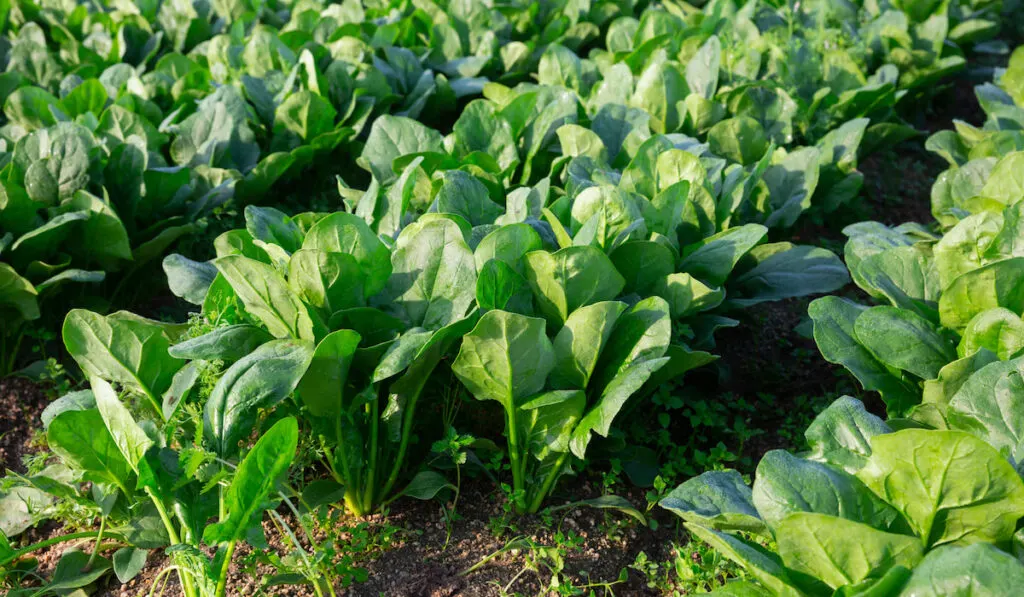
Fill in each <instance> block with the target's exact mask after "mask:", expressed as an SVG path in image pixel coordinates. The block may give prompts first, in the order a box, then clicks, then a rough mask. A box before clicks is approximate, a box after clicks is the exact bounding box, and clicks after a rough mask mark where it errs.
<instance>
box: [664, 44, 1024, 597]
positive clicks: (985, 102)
mask: <svg viewBox="0 0 1024 597" xmlns="http://www.w3.org/2000/svg"><path fill="white" fill-rule="evenodd" d="M975 91H976V95H977V97H978V100H979V102H980V103H981V106H982V108H983V109H984V111H985V113H986V115H987V120H986V122H985V124H984V125H983V126H981V127H975V126H972V125H970V124H968V123H965V122H960V121H958V122H956V130H955V131H943V132H940V133H937V134H935V135H933V136H932V137H931V138H930V139H929V140H928V143H927V146H928V147H929V148H930V149H931V150H933V151H935V152H936V153H938V154H940V155H942V156H943V157H945V158H946V159H947V160H948V161H949V164H950V168H949V169H948V170H946V171H945V172H943V173H942V174H941V175H940V176H939V177H938V179H937V180H936V181H935V185H934V186H933V188H932V213H933V214H934V216H935V219H936V221H937V224H936V226H935V229H937V230H939V232H938V233H936V232H934V231H933V228H926V227H923V226H921V225H920V224H916V223H915V224H905V225H902V226H897V227H886V226H883V225H881V224H879V223H877V222H863V223H860V224H856V225H854V226H850V227H849V228H848V229H847V230H846V233H847V235H848V236H849V240H848V242H847V245H846V251H845V253H846V262H847V265H848V266H849V268H850V272H851V274H852V277H853V279H854V281H855V282H856V283H857V285H858V286H860V288H861V289H862V290H864V291H865V292H866V293H867V294H868V295H870V297H871V298H873V299H875V300H877V301H878V302H880V303H882V304H880V305H878V306H870V307H869V306H864V305H860V304H857V303H855V302H853V301H850V300H847V299H845V298H840V297H825V298H821V299H817V300H816V301H814V302H812V303H811V306H810V310H809V311H810V315H811V318H812V319H813V321H814V338H815V340H816V341H817V343H818V347H819V348H820V350H821V353H822V355H823V356H824V357H825V358H826V359H828V360H830V361H832V362H835V363H838V364H841V365H843V366H844V367H846V368H847V369H848V370H849V371H850V372H851V373H852V374H853V375H854V376H856V378H857V379H858V380H860V382H861V384H862V385H863V386H864V388H865V389H866V390H871V391H877V392H879V393H880V394H881V396H882V398H883V400H884V401H885V404H886V407H887V410H888V414H889V420H888V421H883V420H882V419H880V418H878V417H876V416H874V415H871V414H869V413H867V412H866V411H865V409H864V406H863V405H862V404H861V403H860V402H858V401H857V400H854V399H852V398H848V397H844V398H841V399H839V400H837V401H836V402H835V403H834V404H833V405H832V406H831V407H829V408H828V409H827V410H826V411H825V412H823V413H822V414H821V415H819V416H818V418H817V419H816V420H815V421H814V422H813V423H812V425H811V426H810V427H808V429H807V431H806V439H807V443H808V445H809V446H810V451H809V452H808V453H806V454H802V455H793V454H790V453H789V452H785V451H781V450H779V451H773V452H769V453H768V454H767V455H765V457H764V458H763V459H762V461H761V462H760V464H759V465H758V467H757V472H756V478H755V480H754V483H753V487H752V488H751V487H748V486H747V485H745V484H744V482H743V479H742V478H741V477H740V475H739V474H738V473H736V472H735V471H729V472H709V473H705V474H703V475H701V476H700V477H697V478H694V479H692V480H690V481H687V482H686V483H683V484H682V485H681V486H679V487H678V488H677V489H676V490H675V491H673V492H672V493H671V494H670V495H669V496H667V497H666V498H665V499H664V500H663V501H662V502H661V505H662V506H663V507H665V508H668V509H669V510H672V511H674V512H676V513H678V514H679V515H680V516H682V517H683V518H684V519H685V520H686V521H687V523H686V524H687V527H688V528H689V529H690V530H691V531H692V532H693V533H695V534H696V535H698V536H700V537H702V538H704V539H706V540H707V541H708V542H710V543H711V544H712V545H714V546H715V547H716V548H717V549H718V550H719V551H721V552H722V553H723V554H725V555H726V556H727V557H729V558H730V559H732V560H734V561H736V562H738V563H740V564H741V565H742V566H743V568H744V569H745V571H746V572H747V573H749V576H750V578H751V579H752V580H753V581H754V582H751V583H736V584H730V585H727V586H726V588H725V589H723V590H722V591H718V592H716V594H719V595H732V596H747V597H751V596H762V595H764V596H767V595H774V596H791V595H792V596H797V595H844V596H851V595H861V596H867V595H874V596H885V595H892V596H914V597H924V596H933V595H935V596H937V595H944V596H949V595H1011V594H1013V593H1015V592H1016V591H1017V590H1018V589H1017V586H1018V584H1019V583H1020V582H1021V581H1022V580H1024V565H1022V564H1021V562H1020V560H1019V557H1020V554H1021V549H1022V543H1021V541H1022V537H1024V535H1022V533H1021V531H1020V528H1021V521H1020V519H1021V517H1022V516H1024V482H1022V481H1021V473H1020V462H1021V437H1022V435H1024V425H1022V420H1024V419H1022V414H1024V386H1022V385H1021V376H1022V371H1024V321H1022V319H1021V316H1022V314H1024V294H1022V292H1021V289H1022V288H1024V285H1022V284H1024V253H1022V249H1021V242H1022V240H1024V229H1022V228H1021V221H1022V220H1021V207H1022V206H1024V185H1022V184H1021V183H1022V180H1024V178H1022V177H1024V151H1021V150H1022V149H1024V93H1022V92H1024V48H1021V49H1018V50H1017V51H1016V52H1015V53H1014V54H1013V56H1012V57H1011V59H1010V63H1009V65H1008V67H1007V68H1006V69H1005V70H1003V71H1001V72H1000V73H998V74H997V84H993V83H986V84H984V85H981V86H979V87H977V88H976V89H975ZM766 545H767V546H768V548H766V547H765V546H766Z"/></svg>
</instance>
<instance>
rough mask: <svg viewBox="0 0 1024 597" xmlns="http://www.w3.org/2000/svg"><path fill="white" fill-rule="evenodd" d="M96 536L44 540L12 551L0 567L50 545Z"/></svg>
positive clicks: (73, 535) (0, 561)
mask: <svg viewBox="0 0 1024 597" xmlns="http://www.w3.org/2000/svg"><path fill="white" fill-rule="evenodd" d="M97 535H99V533H98V532H97V531H82V532H80V533H70V534H68V535H61V536H59V537H51V538H49V539H44V540H43V541H39V542H36V543H33V544H31V545H26V546H25V547H22V548H21V549H19V550H17V551H13V552H11V553H9V554H7V555H6V556H4V557H3V558H0V567H4V566H6V565H8V564H10V563H11V562H13V561H15V560H17V559H19V558H21V557H22V556H26V555H28V554H30V553H32V552H33V551H36V550H39V549H45V548H47V547H50V546H51V545H57V544H58V543H64V542H67V541H76V540H78V539H92V538H94V537H96V536H97ZM108 535H110V534H108ZM117 538H118V539H120V540H122V541H123V540H124V538H123V537H121V536H120V535H118V536H117Z"/></svg>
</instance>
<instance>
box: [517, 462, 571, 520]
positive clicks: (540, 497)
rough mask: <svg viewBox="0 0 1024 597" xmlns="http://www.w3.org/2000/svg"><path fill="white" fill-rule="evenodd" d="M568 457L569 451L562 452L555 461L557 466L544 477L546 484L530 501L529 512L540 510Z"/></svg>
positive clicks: (533, 512)
mask: <svg viewBox="0 0 1024 597" xmlns="http://www.w3.org/2000/svg"><path fill="white" fill-rule="evenodd" d="M568 457H569V453H568V452H562V454H561V455H560V456H559V457H558V460H556V461H555V466H554V468H553V469H551V472H550V473H548V476H547V477H546V478H545V479H544V484H543V485H541V488H540V491H539V492H537V493H536V494H534V496H533V500H532V501H531V502H530V507H529V508H528V509H527V513H529V514H535V513H536V512H537V510H540V507H541V504H543V503H544V498H546V497H547V495H548V492H550V491H551V488H552V487H554V485H555V481H556V480H557V479H558V473H559V471H561V470H562V467H563V466H565V461H566V459H567V458H568Z"/></svg>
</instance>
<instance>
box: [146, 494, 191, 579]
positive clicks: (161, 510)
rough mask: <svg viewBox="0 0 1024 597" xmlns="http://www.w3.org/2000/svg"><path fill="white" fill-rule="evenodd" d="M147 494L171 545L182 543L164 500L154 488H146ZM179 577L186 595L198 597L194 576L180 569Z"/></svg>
mask: <svg viewBox="0 0 1024 597" xmlns="http://www.w3.org/2000/svg"><path fill="white" fill-rule="evenodd" d="M146 495H148V496H149V499H150V500H152V502H153V505H154V506H156V511H157V513H158V514H159V515H160V520H161V521H163V523H164V528H165V529H166V530H167V536H168V537H169V538H170V540H171V545H178V544H180V543H181V538H180V537H179V536H178V531H176V530H175V529H174V523H173V522H171V517H170V516H168V515H167V508H165V507H164V503H163V500H161V499H160V498H158V497H157V495H156V494H155V493H153V490H152V488H150V487H147V488H146ZM178 579H179V580H180V581H181V590H182V592H183V593H185V597H197V595H196V589H195V586H193V584H192V577H190V576H189V575H188V573H187V572H183V571H182V570H180V569H179V570H178Z"/></svg>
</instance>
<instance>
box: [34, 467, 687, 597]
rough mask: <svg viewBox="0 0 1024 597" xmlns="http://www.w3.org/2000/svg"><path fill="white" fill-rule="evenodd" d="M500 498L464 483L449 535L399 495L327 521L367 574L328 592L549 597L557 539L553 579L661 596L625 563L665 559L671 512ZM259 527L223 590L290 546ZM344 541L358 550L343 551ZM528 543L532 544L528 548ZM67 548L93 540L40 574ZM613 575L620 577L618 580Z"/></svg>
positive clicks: (478, 483)
mask: <svg viewBox="0 0 1024 597" xmlns="http://www.w3.org/2000/svg"><path fill="white" fill-rule="evenodd" d="M560 493H565V494H569V495H572V496H573V499H574V500H578V499H586V498H588V497H595V496H597V495H598V494H599V492H598V491H597V489H596V488H595V487H594V486H593V485H592V484H590V483H587V482H586V481H585V480H570V481H569V482H568V485H567V486H566V487H565V488H564V489H563V490H562V492H560ZM625 497H627V498H628V499H629V500H630V501H631V502H633V503H634V504H635V505H637V506H640V507H641V509H642V508H643V505H644V504H645V503H646V502H645V499H644V497H643V494H642V492H639V491H636V492H633V493H632V494H630V495H628V496H625ZM564 503H568V501H567V500H561V501H559V500H555V499H553V500H551V505H552V506H557V505H559V504H564ZM503 505H504V498H503V497H502V494H501V492H500V491H498V490H497V488H496V487H494V486H493V485H492V484H491V483H490V482H487V481H482V480H470V481H468V482H467V484H466V486H465V487H464V488H463V494H462V497H461V498H460V501H459V503H458V508H457V513H458V515H459V517H460V518H459V519H458V520H456V521H455V522H454V523H453V524H452V526H451V535H450V537H448V530H447V529H446V527H445V523H444V518H443V516H442V510H441V505H440V504H439V503H438V502H436V501H435V502H417V501H414V500H400V501H398V502H396V503H395V505H394V508H393V509H392V510H391V512H389V513H388V515H387V516H386V517H385V516H381V515H376V516H371V517H367V518H365V519H363V520H356V519H353V518H351V517H344V518H341V519H340V520H339V521H338V522H337V524H336V525H327V526H326V527H324V529H331V528H333V529H334V531H333V535H334V537H333V538H334V540H335V541H338V542H339V551H340V552H342V556H343V557H339V558H336V559H335V563H336V564H337V569H338V570H339V571H341V570H344V571H347V572H348V573H349V574H353V573H356V572H357V571H358V572H359V573H361V574H365V576H366V577H367V579H366V580H365V581H363V582H358V581H356V582H351V583H348V584H347V586H346V583H343V582H338V583H336V586H335V590H336V591H337V593H338V595H348V596H353V597H356V596H364V595H365V596H377V595H382V596H385V597H417V596H423V597H448V596H456V595H458V596H466V597H485V596H486V597H489V596H492V595H501V594H502V592H501V591H502V589H504V590H506V591H509V592H511V593H515V594H522V595H538V596H541V595H555V594H556V593H554V592H552V591H551V590H549V587H550V585H551V582H552V579H553V576H554V572H553V571H552V570H551V569H550V568H549V567H548V566H549V565H552V564H553V560H544V559H543V556H542V554H543V553H545V548H548V547H555V546H556V545H561V547H562V553H563V554H564V558H565V559H564V567H563V568H562V570H561V571H560V572H558V578H559V580H560V582H562V583H566V582H571V583H573V584H574V585H576V586H579V587H582V586H586V585H588V584H590V585H591V586H592V588H593V589H594V590H595V591H596V593H595V594H596V595H604V594H609V595H610V594H612V593H605V592H604V590H603V588H602V586H603V583H608V586H609V587H610V588H611V590H612V591H614V594H616V595H636V596H644V595H652V596H653V595H659V594H660V593H659V592H657V591H655V590H654V589H650V588H648V587H647V586H646V582H647V580H646V579H645V578H644V576H643V575H642V574H640V573H639V572H637V571H636V570H631V569H630V568H629V565H630V564H631V563H633V562H634V561H635V559H636V557H637V554H639V553H640V552H641V551H643V552H645V553H646V555H647V556H649V557H650V558H651V559H652V560H653V561H666V560H671V559H672V558H673V557H674V553H675V549H676V547H675V545H676V544H678V542H679V541H680V540H682V539H683V538H685V535H684V534H683V531H682V530H681V527H680V526H679V525H678V524H676V520H675V518H674V516H673V515H672V514H670V513H668V512H666V511H664V510H660V509H655V510H654V511H653V512H652V513H651V514H650V516H652V517H654V519H655V520H657V521H658V523H659V524H658V525H657V528H658V530H657V531H653V530H651V529H650V528H649V527H646V526H643V525H640V524H639V523H638V522H637V521H635V520H634V519H632V518H629V517H627V516H626V515H625V514H622V513H619V512H617V511H603V510H596V509H591V508H586V507H578V508H574V509H567V510H561V511H558V512H555V513H553V514H552V515H551V516H550V518H549V519H548V520H546V521H545V520H542V519H541V518H539V517H521V518H516V517H505V516H504V509H503ZM282 517H283V518H284V520H285V521H286V522H287V523H288V524H289V526H290V527H291V529H292V530H293V531H294V532H295V534H296V535H297V536H298V537H300V544H302V545H303V546H304V547H306V548H308V545H309V544H308V542H307V541H306V539H305V536H304V534H303V533H302V532H301V530H299V526H298V525H297V524H295V519H294V518H293V517H292V516H291V515H290V514H289V515H287V516H286V515H284V514H282ZM263 526H264V531H265V533H266V536H267V538H268V542H269V544H270V549H269V550H267V551H257V550H253V549H252V548H250V547H249V546H247V545H239V547H238V549H237V550H236V552H235V557H234V559H233V562H234V564H233V566H232V569H231V572H230V574H229V577H228V594H229V595H255V594H257V592H258V591H259V587H260V584H261V582H262V581H263V579H265V578H269V577H270V576H272V575H273V574H274V573H275V570H274V568H273V567H272V566H270V565H268V564H267V563H266V559H267V558H268V557H270V558H284V557H286V556H288V555H289V554H292V553H293V551H294V550H293V549H292V547H291V543H290V541H289V540H288V539H287V538H285V536H284V535H282V534H281V533H280V532H279V531H278V530H277V528H276V527H275V525H274V524H273V523H271V522H269V521H265V522H264V525H263ZM60 532H63V531H61V529H59V528H58V527H56V526H55V525H49V526H46V527H44V528H41V529H33V530H30V531H28V532H27V533H26V537H25V538H24V539H25V542H26V543H28V542H33V541H39V540H42V539H46V538H48V537H51V536H56V535H57V534H59V533H60ZM314 535H315V536H316V538H317V541H319V542H323V541H325V539H326V538H327V533H325V532H324V530H319V531H316V532H315V533H314ZM354 537H355V538H354ZM446 538H447V541H446ZM343 542H349V543H347V544H348V545H359V546H361V547H360V548H358V549H351V548H350V549H348V550H344V549H342V548H341V545H345V543H343ZM517 542H518V543H519V544H520V545H521V546H520V548H519V549H517V550H513V549H506V550H505V552H504V553H503V554H501V555H498V556H497V557H494V558H493V559H491V560H489V561H488V562H487V563H485V564H482V565H480V566H479V567H478V569H477V570H475V571H474V572H472V573H466V570H467V569H468V568H470V567H473V566H474V565H477V564H479V563H480V562H481V561H482V560H484V559H485V558H488V557H489V556H491V555H493V554H495V553H496V552H498V551H499V550H502V549H503V548H506V547H507V546H510V545H511V546H515V545H516V543H517ZM527 542H531V543H532V545H533V546H534V547H533V548H532V549H530V548H527V547H526V545H525V544H526V543H527ZM368 545H370V546H371V547H367V546H368ZM71 547H77V548H78V549H82V550H89V549H91V547H92V544H91V543H89V542H79V543H78V544H74V543H67V544H62V545H58V546H54V547H52V548H50V549H48V550H44V551H42V552H39V553H37V554H36V557H37V558H38V560H39V572H41V573H42V574H43V575H48V574H50V573H52V571H53V568H54V566H56V563H57V561H58V560H59V559H60V555H61V554H62V553H63V552H64V551H65V550H66V549H69V548H71ZM106 555H107V556H109V555H111V554H109V553H108V554H106ZM345 556H347V557H345ZM349 558H351V559H349ZM538 558H539V559H538ZM531 561H536V562H537V563H538V565H537V566H535V567H534V569H531V568H530V566H529V563H530V562H531ZM168 564H169V562H168V560H167V558H166V556H164V555H163V554H162V553H159V551H154V552H151V554H150V558H149V561H148V562H147V566H146V568H145V569H144V570H143V571H142V573H141V574H140V575H139V576H138V577H136V578H134V579H132V580H131V581H129V582H128V583H126V584H124V585H120V584H118V583H117V582H116V580H114V579H113V578H112V577H110V578H108V585H107V586H105V587H101V588H99V590H98V591H97V592H96V593H95V594H96V595H97V596H98V597H136V596H138V597H141V596H143V595H147V594H148V592H149V590H150V589H151V588H152V586H153V584H154V583H155V582H157V581H158V579H159V577H160V573H161V571H162V570H163V569H164V568H165V567H166V566H167V565H168ZM620 575H622V576H620ZM349 578H351V577H349ZM620 578H625V580H622V581H620ZM167 579H168V582H167V584H166V585H164V586H163V589H164V591H163V595H165V596H166V597H178V596H180V595H181V591H180V588H179V585H178V581H177V576H176V575H175V574H170V575H168V576H167ZM160 582H161V584H162V582H163V581H162V580H160ZM157 593H159V587H158V590H157ZM511 593H510V594H511ZM262 594H266V595H282V596H289V597H312V596H314V595H315V592H314V591H313V589H312V587H310V586H303V585H283V586H277V587H269V588H267V589H265V593H262Z"/></svg>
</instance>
